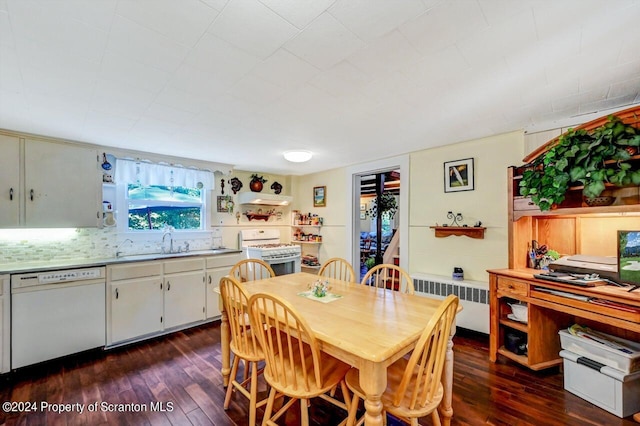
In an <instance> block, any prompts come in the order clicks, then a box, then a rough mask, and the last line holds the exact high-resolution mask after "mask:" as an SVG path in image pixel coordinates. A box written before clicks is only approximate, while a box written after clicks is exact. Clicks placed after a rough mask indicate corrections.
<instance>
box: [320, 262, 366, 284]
mask: <svg viewBox="0 0 640 426" xmlns="http://www.w3.org/2000/svg"><path fill="white" fill-rule="evenodd" d="M318 275H319V276H322V277H327V278H335V279H337V280H342V281H350V282H352V283H355V282H357V281H356V274H355V272H354V270H353V267H352V266H351V264H350V263H349V262H347V261H346V260H345V259H343V258H341V257H332V258H331V259H329V260H327V261H326V262H325V263H324V264H323V265H322V267H321V268H320V271H319V272H318Z"/></svg>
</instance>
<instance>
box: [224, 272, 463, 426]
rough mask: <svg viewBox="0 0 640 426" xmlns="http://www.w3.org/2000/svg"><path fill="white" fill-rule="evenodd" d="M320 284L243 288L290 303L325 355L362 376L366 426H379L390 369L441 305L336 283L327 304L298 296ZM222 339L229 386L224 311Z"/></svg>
mask: <svg viewBox="0 0 640 426" xmlns="http://www.w3.org/2000/svg"><path fill="white" fill-rule="evenodd" d="M324 279H326V278H323V280H324ZM316 280H318V276H317V275H313V274H309V273H304V272H301V273H297V274H289V275H281V276H277V277H274V278H268V279H264V280H258V281H249V282H245V283H243V284H244V286H245V289H246V290H247V292H248V293H249V294H250V295H252V294H256V293H270V294H274V295H276V296H279V297H281V298H283V299H285V300H286V301H288V302H289V303H290V304H291V305H293V307H294V308H295V309H296V310H297V311H298V312H299V314H300V315H301V316H302V317H303V318H304V319H305V320H306V321H307V323H308V324H309V326H310V328H311V330H312V331H313V333H314V334H315V336H316V338H317V340H318V342H319V345H320V349H321V350H322V351H324V352H326V353H328V354H330V355H332V356H334V357H335V358H338V359H340V360H341V361H343V362H345V363H347V364H350V365H352V366H353V367H355V368H357V369H359V370H360V386H361V387H362V389H363V390H364V392H365V394H366V399H365V403H364V406H365V409H366V412H365V425H367V426H374V425H375V426H381V425H382V424H383V418H382V412H383V406H382V402H381V395H382V394H383V392H384V391H385V389H386V387H387V366H389V365H390V364H392V363H393V362H394V361H396V360H398V359H399V358H401V357H403V356H404V355H406V354H407V353H409V352H410V351H411V350H412V349H413V348H414V346H415V344H416V342H417V340H418V338H419V336H420V335H421V333H422V332H423V330H424V328H425V326H426V325H427V323H428V322H429V320H430V319H431V317H432V315H433V314H434V313H435V311H436V309H437V308H438V306H439V305H440V303H441V302H442V301H441V300H437V299H431V298H427V297H422V296H417V295H410V294H404V293H400V292H397V291H391V290H385V289H382V288H374V287H369V286H365V285H361V284H354V283H351V282H347V281H340V280H336V279H328V281H329V293H330V294H329V295H328V296H325V297H328V299H322V301H319V300H315V299H313V298H309V297H305V296H303V295H300V293H303V292H306V291H308V290H309V286H310V284H312V283H313V282H315V281H316ZM332 295H336V296H339V297H332ZM328 300H331V301H328ZM326 301H328V302H327V303H323V302H326ZM221 333H222V376H223V379H224V385H225V386H227V385H228V383H229V374H230V371H231V370H230V360H231V354H230V349H229V339H230V335H229V323H228V318H227V314H226V312H225V311H224V310H223V311H222V324H221ZM454 333H455V326H453V327H452V331H451V336H450V338H449V344H448V346H447V354H446V358H445V366H444V372H443V376H442V382H443V387H444V397H443V400H442V402H441V404H440V408H439V412H440V414H441V417H442V421H443V424H445V425H449V424H450V423H451V417H452V416H453V408H452V407H451V392H452V387H453V341H452V337H453V334H454Z"/></svg>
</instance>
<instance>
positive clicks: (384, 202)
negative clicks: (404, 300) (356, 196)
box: [359, 169, 401, 279]
mask: <svg viewBox="0 0 640 426" xmlns="http://www.w3.org/2000/svg"><path fill="white" fill-rule="evenodd" d="M400 176H401V175H400V170H399V169H393V170H385V171H380V172H378V173H375V174H371V175H366V176H361V177H360V215H359V217H360V237H359V238H360V265H359V270H360V279H362V278H363V277H364V274H366V273H367V271H368V270H369V269H371V268H372V267H373V266H374V265H379V264H381V263H390V264H394V265H399V264H400V253H399V236H400V234H399V233H398V232H397V230H398V225H399V224H400V215H398V214H397V213H398V209H399V207H400V203H399V201H400V188H401V187H400Z"/></svg>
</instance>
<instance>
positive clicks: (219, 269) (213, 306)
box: [207, 253, 242, 319]
mask: <svg viewBox="0 0 640 426" xmlns="http://www.w3.org/2000/svg"><path fill="white" fill-rule="evenodd" d="M240 260H242V253H230V254H222V255H218V256H212V257H208V258H207V319H210V318H219V317H220V308H221V307H220V294H219V293H218V292H217V289H218V288H219V287H220V278H222V277H224V276H225V275H227V274H228V273H229V270H230V269H231V267H232V266H233V265H235V264H236V263H238V262H239V261H240Z"/></svg>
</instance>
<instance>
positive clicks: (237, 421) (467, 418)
mask: <svg viewBox="0 0 640 426" xmlns="http://www.w3.org/2000/svg"><path fill="white" fill-rule="evenodd" d="M454 350H455V373H454V374H455V376H454V400H453V407H454V410H455V413H454V418H453V424H454V425H481V424H482V425H486V424H490V425H612V426H613V425H628V426H638V423H635V422H634V421H633V420H631V419H630V418H627V419H620V418H618V417H616V416H614V415H612V414H609V413H607V412H606V411H604V410H602V409H600V408H598V407H595V406H593V405H591V404H589V403H588V402H586V401H583V400H582V399H580V398H578V397H576V396H574V395H572V394H571V393H569V392H566V391H564V390H563V387H562V373H560V372H559V371H558V370H557V369H556V370H550V371H546V372H537V373H535V372H531V371H529V370H527V369H524V368H521V367H519V366H517V365H515V364H513V363H511V362H507V361H505V360H502V361H501V362H499V363H497V364H492V363H490V362H489V360H488V338H487V336H484V335H478V334H475V333H472V332H466V331H465V330H459V333H458V335H457V336H456V338H455V346H454ZM0 386H1V387H0V402H5V401H13V402H29V403H35V404H36V410H35V411H32V412H25V411H24V409H25V407H18V404H14V405H15V407H13V408H16V409H18V408H19V409H21V411H22V412H21V413H17V412H12V413H5V412H0V424H7V425H29V426H32V425H91V426H93V425H100V424H109V425H212V424H213V425H245V424H247V415H246V410H247V407H248V404H247V403H246V400H245V399H244V398H242V397H240V396H234V399H233V402H232V405H231V407H230V409H229V410H228V411H226V412H225V411H224V410H223V409H222V403H223V399H224V389H223V387H222V380H221V375H220V326H219V323H214V324H209V325H205V326H202V327H198V328H194V329H190V330H186V331H183V332H178V333H174V334H173V335H170V336H167V337H164V338H158V339H154V340H151V341H147V342H144V343H140V344H135V345H130V346H127V347H125V348H120V349H115V350H111V351H107V352H102V351H96V352H92V353H85V354H83V355H81V356H75V357H71V358H66V359H64V360H58V361H53V362H49V363H45V364H42V365H39V366H36V367H30V368H25V369H23V370H21V371H18V372H14V373H12V374H9V375H5V376H2V377H0ZM262 389H263V390H264V389H265V387H264V385H263V386H262ZM43 401H44V402H47V403H49V404H58V403H65V404H74V403H79V404H83V406H84V407H85V411H84V413H82V414H78V413H77V412H71V413H56V412H53V411H51V410H49V411H42V410H41V408H42V407H41V405H40V404H41V402H43ZM160 402H161V403H163V407H164V409H165V410H166V411H160V410H158V407H152V405H151V404H152V403H160ZM95 403H105V404H113V405H107V406H106V408H109V409H116V408H129V409H130V408H135V407H139V408H141V409H144V408H146V409H148V410H149V411H146V412H145V411H140V412H116V411H112V412H107V411H104V409H102V408H100V407H99V408H98V410H97V411H93V412H89V411H88V407H89V406H90V404H95ZM115 404H130V405H129V406H126V405H115ZM132 404H141V405H132ZM3 407H4V406H3ZM30 408H32V407H30ZM67 408H69V407H67ZM153 408H155V410H154V409H153ZM3 411H4V410H3ZM261 414H262V412H260V413H259V419H260V418H261ZM311 416H312V419H313V424H314V425H323V426H324V425H334V424H337V423H339V421H340V420H341V419H342V418H343V416H344V413H343V412H341V411H340V410H339V409H336V408H334V407H333V406H329V405H327V404H326V403H324V401H322V400H319V401H315V400H314V401H313V404H312V406H311ZM297 422H298V410H297V409H295V410H291V411H290V412H289V413H288V414H287V418H286V419H285V421H284V422H283V424H287V425H289V424H297ZM389 424H390V425H394V424H397V423H396V422H394V421H393V419H390V421H389ZM421 424H430V420H429V419H425V420H423V422H422V423H421Z"/></svg>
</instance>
